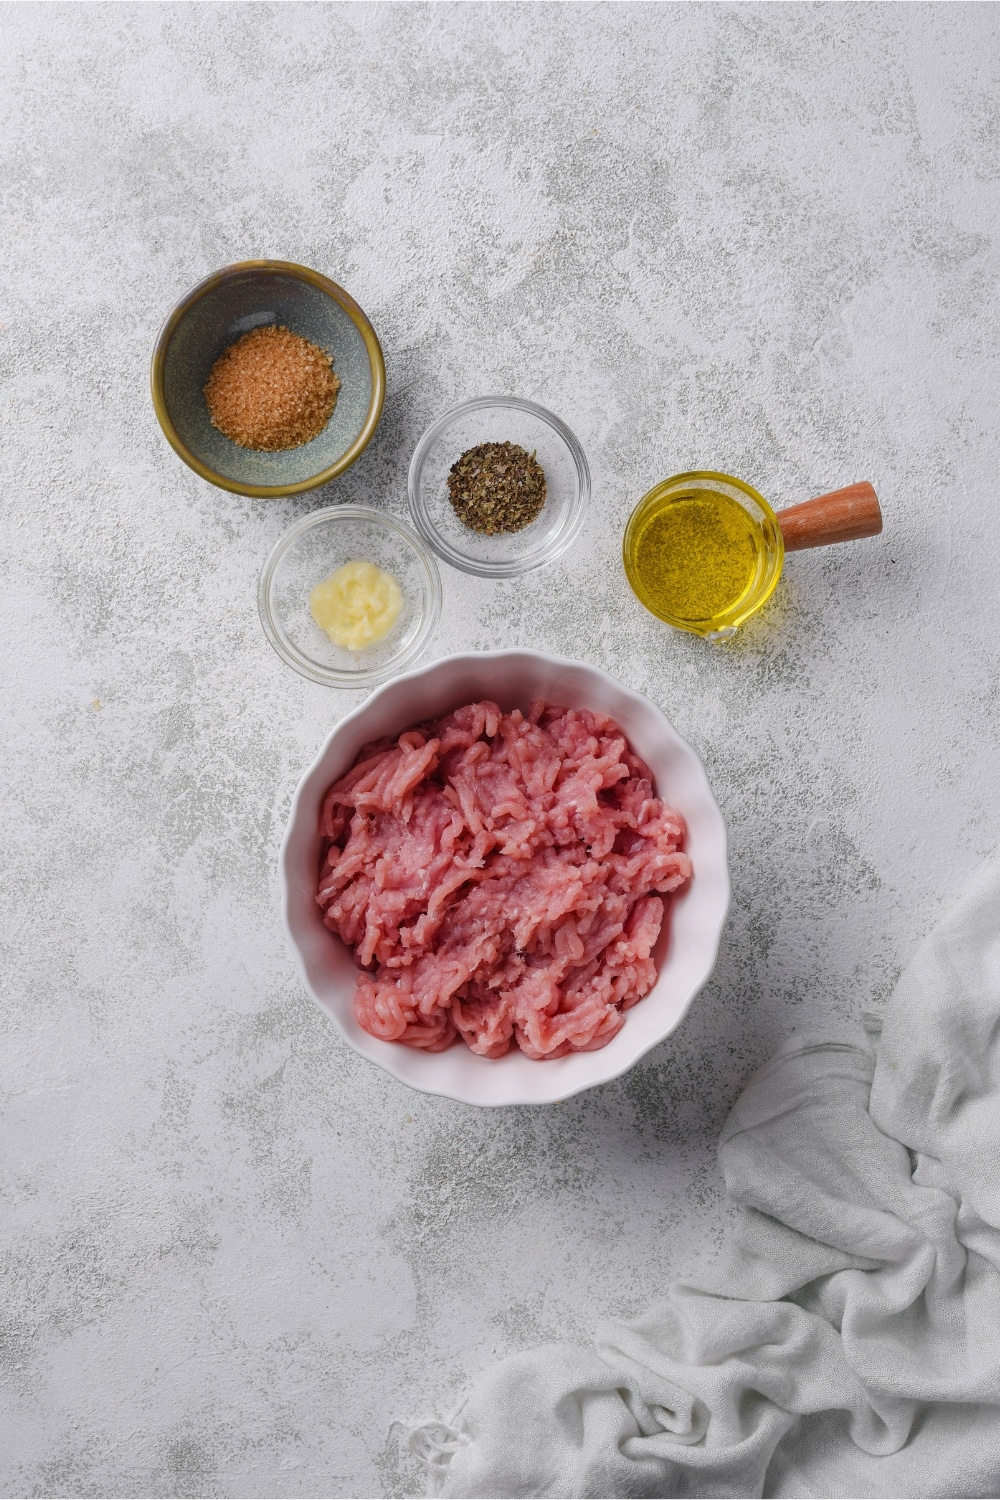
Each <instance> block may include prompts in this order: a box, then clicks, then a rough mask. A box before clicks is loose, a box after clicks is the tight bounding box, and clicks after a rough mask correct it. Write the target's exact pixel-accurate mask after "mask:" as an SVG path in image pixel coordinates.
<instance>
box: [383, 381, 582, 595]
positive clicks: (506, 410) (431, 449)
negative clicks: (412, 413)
mask: <svg viewBox="0 0 1000 1500" xmlns="http://www.w3.org/2000/svg"><path fill="white" fill-rule="evenodd" d="M505 442H506V443H519V444H520V445H521V447H522V448H524V449H525V450H526V451H527V452H528V453H534V454H535V456H536V458H537V459H538V462H539V463H540V464H541V466H542V468H543V469H544V471H545V485H546V494H545V504H544V506H543V507H542V510H541V512H540V514H539V515H538V516H537V517H536V518H535V520H534V521H532V523H531V525H530V526H525V528H524V530H523V531H514V532H508V533H503V534H502V535H500V536H481V535H480V534H479V533H478V532H475V531H471V530H470V529H469V528H468V527H467V526H465V525H464V524H463V523H462V522H461V521H460V520H459V519H458V517H457V516H456V514H455V512H454V510H453V509H452V506H451V499H450V497H449V494H448V471H449V470H450V468H451V466H452V464H454V463H455V462H456V461H457V460H458V459H459V458H461V456H462V454H463V453H464V452H465V451H466V449H468V448H474V447H476V446H477V445H478V444H479V443H505ZM407 489H408V494H409V501H410V515H411V517H412V519H413V524H414V526H415V527H416V528H417V530H418V531H419V533H420V535H421V536H422V537H423V538H424V540H425V541H426V542H427V543H428V545H429V546H431V547H433V548H434V551H435V552H436V553H437V554H438V556H439V557H442V558H444V560H445V562H447V563H451V565H452V567H453V568H461V569H462V571H463V572H464V573H475V574H477V575H478V576H479V577H480V578H513V577H515V576H516V575H517V574H519V573H529V572H530V571H531V570H532V568H540V567H541V566H542V564H543V563H548V562H552V561H553V560H554V559H555V558H557V557H560V556H561V555H562V554H563V553H564V552H565V551H566V549H567V548H568V547H569V546H570V544H571V543H572V542H573V540H574V538H575V537H576V534H577V532H578V531H579V530H580V527H581V525H582V524H583V517H584V512H585V510H586V507H587V501H588V500H589V499H590V470H589V468H588V467H587V459H586V457H585V455H584V451H583V449H582V448H581V447H580V444H579V443H578V442H577V440H576V438H575V437H574V436H573V434H572V433H571V432H570V430H569V428H568V427H567V426H566V424H565V423H564V422H560V420H559V418H558V417H556V416H553V414H552V412H550V411H546V410H545V408H544V407H543V406H536V405H535V403H534V402H533V401H522V400H521V399H520V398H519V397H517V396H480V397H479V398H478V399H477V400H475V401H466V402H465V403H464V404H463V405H462V406H456V407H455V409H454V410H453V411H450V412H448V413H447V415H446V416H443V417H441V418H439V420H438V421H437V422H435V423H434V425H433V426H432V427H429V428H428V430H427V431H426V432H425V433H424V435H423V437H422V438H421V439H420V442H419V443H418V444H417V447H416V451H415V452H414V454H413V458H412V460H411V463H410V474H409V480H408V483H407Z"/></svg>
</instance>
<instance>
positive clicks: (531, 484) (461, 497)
mask: <svg viewBox="0 0 1000 1500" xmlns="http://www.w3.org/2000/svg"><path fill="white" fill-rule="evenodd" d="M448 491H449V494H450V496H451V504H452V509H453V510H454V512H455V514H456V516H457V517H458V519H459V520H460V521H461V522H462V523H463V525H465V526H468V528H469V530H470V531H478V532H480V533H481V534H482V535H483V536H496V535H498V533H500V532H509V531H523V529H524V527H525V526H530V525H531V522H532V521H533V520H534V519H535V517H536V516H537V515H538V513H539V511H540V510H541V508H542V506H543V505H544V504H545V470H544V469H543V468H542V466H541V464H540V463H539V462H538V460H537V458H536V457H535V455H534V453H527V452H526V451H525V450H524V449H523V448H522V447H520V445H519V444H517V443H479V444H478V445H477V446H476V447H475V448H469V449H467V450H466V452H465V453H463V454H462V456H461V458H460V459H459V460H458V462H457V463H454V464H452V466H451V472H450V473H449V475H448Z"/></svg>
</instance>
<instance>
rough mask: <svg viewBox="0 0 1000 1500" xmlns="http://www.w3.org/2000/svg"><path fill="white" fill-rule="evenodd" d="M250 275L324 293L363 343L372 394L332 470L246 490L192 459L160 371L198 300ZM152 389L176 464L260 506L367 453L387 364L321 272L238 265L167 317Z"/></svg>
mask: <svg viewBox="0 0 1000 1500" xmlns="http://www.w3.org/2000/svg"><path fill="white" fill-rule="evenodd" d="M248 271H257V272H261V273H263V274H264V275H267V276H291V277H293V278H294V279H295V280H297V281H304V282H306V283H308V285H309V286H314V287H317V288H318V289H319V290H320V291H322V292H326V294H327V296H328V297H331V298H332V299H333V301H334V302H337V303H339V304H340V306H341V307H342V308H343V309H344V311H345V312H346V313H347V315H348V317H349V318H350V319H351V322H352V323H353V324H354V325H355V327H356V328H357V330H358V332H359V333H360V334H361V337H362V338H363V339H364V342H365V349H366V350H367V353H368V364H369V367H370V369H371V376H372V393H371V399H370V401H369V402H368V411H367V412H366V414H365V420H364V422H363V423H362V425H361V430H360V432H359V433H358V435H357V437H356V438H355V439H354V442H353V443H352V444H351V446H350V447H349V448H348V449H346V451H345V452H344V453H342V454H341V455H340V457H339V458H338V459H337V461H336V463H332V464H330V466H329V467H328V468H326V469H323V470H321V472H320V473H319V474H314V475H312V477H311V478H308V479H299V480H296V482H295V483H294V484H245V483H241V482H239V481H237V480H234V479H229V478H228V477H227V476H226V475H225V474H219V473H217V472H216V470H215V469H211V468H209V466H208V465H207V464H205V463H203V462H202V461H201V459H200V458H198V457H197V455H196V454H194V453H192V451H191V449H190V448H189V447H188V446H187V444H186V443H185V442H184V441H183V439H182V438H181V436H180V434H179V433H178V431H177V429H176V427H175V426H174V423H173V419H172V418H171V416H170V410H169V408H168V406H167V398H166V392H165V389H164V367H165V364H166V358H167V350H168V349H169V347H170V342H171V340H172V338H173V336H174V334H175V333H176V331H177V328H178V326H179V324H180V322H181V319H182V318H183V317H184V316H185V314H186V313H187V312H189V311H190V309H191V308H192V307H193V306H194V305H195V303H196V302H200V301H201V299H202V297H205V296H207V294H208V293H209V292H211V291H213V290H214V289H215V288H216V287H217V286H221V285H223V283H224V282H226V281H232V280H234V279H235V278H236V277H237V276H240V275H245V274H246V273H247V272H248ZM149 380H150V389H151V392H152V397H153V410H154V411H155V412H156V419H157V421H158V422H159V424H160V427H161V428H162V429H163V434H164V436H165V438H166V439H167V442H168V443H169V444H170V446H171V447H172V448H173V450H174V452H175V453H176V454H177V455H178V457H179V458H182V459H183V460H184V462H185V463H186V464H187V466H188V468H189V469H193V470H194V472H195V473H196V474H199V475H200V476H201V478H202V479H207V480H208V482H209V483H210V484H214V485H215V486H216V487H217V488H218V489H220V490H228V491H229V492H230V493H231V494H234V495H250V496H252V497H253V498H255V499H259V500H273V499H277V498H279V497H280V496H282V495H301V494H302V493H304V492H305V491H306V490H315V489H318V488H319V486H320V485H322V484H328V483H329V481H330V480H331V479H336V477H337V475H338V474H343V473H344V471H345V469H349V468H350V467H351V464H353V463H354V462H355V460H356V459H357V458H359V457H360V456H361V454H362V453H363V452H364V450H365V448H367V446H368V444H369V443H370V442H371V439H372V437H373V435H374V433H375V429H376V427H377V426H378V424H379V420H380V418H381V416H382V407H383V405H384V404H385V359H384V357H383V354H382V346H381V344H380V343H379V341H378V335H377V334H376V332H375V329H374V328H373V327H372V324H371V322H370V320H369V319H368V317H367V316H366V315H365V313H364V312H363V311H362V310H361V308H360V307H359V306H358V304H357V303H356V302H355V300H354V298H353V297H352V296H351V295H350V293H349V292H345V291H344V288H343V287H342V286H338V284H337V283H336V282H335V281H331V280H330V278H329V277H328V276H324V275H323V274H322V272H320V271H313V270H312V269H311V268H310V267H309V266H300V265H298V264H297V263H296V262H295V261H292V260H240V261H236V262H235V263H234V264H233V265H230V266H223V267H222V269H221V270H218V271H213V272H212V274H211V275H210V276H206V277H205V278H204V280H203V281H199V282H198V284H197V286H193V287H192V288H191V290H190V291H189V292H186V293H185V295H184V296H183V297H182V298H181V300H180V301H179V302H178V303H177V305H176V307H174V308H173V310H172V311H171V312H170V313H169V314H168V316H167V318H166V321H165V322H164V324H163V327H162V328H161V329H160V332H159V335H158V336H157V340H156V344H155V345H154V347H153V357H152V361H151V363H150V372H149Z"/></svg>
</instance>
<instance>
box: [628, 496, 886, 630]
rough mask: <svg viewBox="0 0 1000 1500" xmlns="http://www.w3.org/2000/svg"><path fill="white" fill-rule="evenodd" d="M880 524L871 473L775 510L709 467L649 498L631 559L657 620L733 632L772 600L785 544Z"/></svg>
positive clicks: (631, 533)
mask: <svg viewBox="0 0 1000 1500" xmlns="http://www.w3.org/2000/svg"><path fill="white" fill-rule="evenodd" d="M881 530H882V513H881V510H880V509H879V503H878V497H877V495H876V494H875V491H874V489H873V488H872V486H871V485H870V484H869V483H868V482H867V481H862V482H861V483H859V484H852V485H848V486H847V487H846V488H845V489H841V490H833V491H832V492H831V493H830V494H828V495H819V496H818V497H817V498H816V499H815V500H805V501H803V502H802V503H801V504H799V505H793V506H791V507H790V508H789V509H788V510H783V511H780V512H778V513H777V514H776V513H775V512H774V511H773V510H772V509H771V507H770V505H768V503H767V501H766V500H765V499H764V497H763V495H758V493H757V491H756V490H755V489H753V488H752V487H751V486H750V485H749V484H745V483H744V482H743V480H742V479H734V478H733V476H732V475H731V474H716V473H714V472H712V471H711V470H704V471H698V472H695V473H691V474H675V475H674V477H673V478H672V479H664V480H663V482H662V483H661V484H658V485H656V486H655V487H654V488H653V489H651V490H650V491H649V494H648V495H644V496H643V497H642V499H641V500H640V501H639V504H638V505H637V506H636V508H635V510H634V511H633V512H632V514H631V516H630V517H629V522H628V525H627V526H626V528H625V538H624V541H623V543H622V559H623V561H624V564H625V575H626V577H627V578H628V581H629V584H630V586H631V588H632V591H633V593H634V594H635V596H636V598H637V599H638V600H639V601H640V603H642V604H644V605H645V606H646V608H647V609H648V610H649V611H650V613H651V614H654V615H656V617H657V619H659V620H664V621H666V623H667V624H668V625H675V626H676V627H677V629H678V630H689V631H691V632H692V633H693V634H694V635H701V636H704V637H705V639H706V640H709V641H726V640H728V639H729V638H730V636H732V635H734V634H735V632H736V630H737V628H738V627H739V626H740V625H742V624H743V622H744V620H748V619H749V618H750V616H751V615H753V614H756V613H757V611H758V610H759V609H760V608H761V607H762V606H763V605H764V604H766V602H767V600H768V599H770V597H771V595H772V594H773V593H774V590H775V589H776V588H777V586H778V579H779V578H780V577H781V570H782V567H783V565H784V560H785V553H786V552H795V551H800V550H802V549H804V548H806V547H824V546H828V545H829V544H830V543H832V542H847V541H853V540H856V539H857V538H859V537H864V536H876V535H877V534H878V533H879V532H880V531H881Z"/></svg>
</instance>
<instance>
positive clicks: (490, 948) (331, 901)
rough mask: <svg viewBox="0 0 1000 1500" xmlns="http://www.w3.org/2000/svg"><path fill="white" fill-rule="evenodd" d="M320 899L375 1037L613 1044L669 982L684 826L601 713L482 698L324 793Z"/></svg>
mask: <svg viewBox="0 0 1000 1500" xmlns="http://www.w3.org/2000/svg"><path fill="white" fill-rule="evenodd" d="M320 833H321V835H322V838H323V848H322V855H321V859H320V875H319V889H318V893H317V900H318V901H319V904H320V906H321V907H322V908H323V920H324V922H325V923H326V925H327V926H328V927H329V928H331V929H332V931H334V932H335V933H337V934H338V936H339V937H341V938H342V939H343V941H344V942H345V943H347V944H348V945H349V946H350V947H351V948H352V950H353V952H354V956H355V959H356V960H357V962H358V963H359V964H360V965H361V972H360V973H359V975H358V989H357V994H356V996H355V1000H354V1013H355V1015H356V1016H357V1019H358V1021H359V1023H360V1024H361V1025H362V1026H363V1027H364V1028H365V1030H366V1031H369V1032H371V1033H372V1035H373V1036H377V1037H381V1038H383V1040H385V1041H391V1042H402V1043H403V1044H404V1045H406V1046H409V1047H422V1048H424V1049H426V1050H427V1051H429V1052H441V1051H443V1050H444V1048H445V1047H448V1046H450V1045H451V1043H452V1042H453V1041H454V1040H455V1039H456V1037H461V1038H462V1040H463V1041H464V1042H466V1043H467V1044H468V1046H469V1047H471V1048H472V1050H473V1052H478V1053H481V1054H482V1055H483V1056H485V1057H502V1056H503V1055H504V1053H505V1052H507V1051H508V1050H509V1049H510V1047H511V1046H517V1047H520V1049H521V1050H522V1052H525V1053H527V1055H528V1056H529V1057H533V1058H553V1057H563V1056H564V1055H565V1054H566V1053H568V1052H577V1051H593V1050H595V1049H596V1048H598V1047H603V1046H604V1045H605V1044H606V1043H607V1042H609V1041H610V1040H611V1038H612V1037H613V1036H614V1035H615V1033H616V1032H617V1031H618V1030H619V1029H620V1027H621V1025H622V1023H623V1020H624V1012H625V1011H626V1010H628V1008H629V1006H631V1005H635V1003H636V1002H637V1001H638V1000H641V999H642V997H643V996H644V995H645V994H647V993H648V992H649V990H650V988H651V986H652V984H653V982H654V980H655V979H656V968H655V965H654V963H653V959H652V957H651V953H652V949H653V945H654V943H655V942H656V940H657V937H658V936H659V933H660V927H661V924H662V921H663V914H664V902H663V899H662V898H663V897H664V896H665V895H667V894H668V893H669V892H671V891H675V890H677V889H678V887H680V886H682V885H683V884H684V882H685V881H686V880H688V879H689V878H690V875H691V863H690V861H689V859H688V857H687V855H686V854H685V853H684V852H683V849H682V847H681V846H682V844H683V842H684V823H683V820H682V819H681V817H680V816H679V814H678V813H676V812H675V811H674V810H673V809H672V808H670V807H668V806H667V805H666V803H664V802H662V801H661V800H660V799H659V798H658V797H657V796H655V795H654V792H653V786H652V778H651V776H650V772H649V769H648V767H647V766H646V765H644V763H643V762H642V761H641V760H640V759H639V757H638V756H637V755H636V754H635V753H634V751H633V750H632V749H631V748H630V747H629V744H628V741H627V740H626V738H625V735H624V733H623V732H622V730H621V729H620V728H619V727H618V725H617V724H616V723H615V722H614V720H613V719H609V718H608V717H607V716H606V715H604V714H597V713H591V712H589V711H588V710H586V709H564V708H554V707H552V706H551V705H548V704H545V703H534V704H532V706H531V708H530V710H529V711H528V713H527V715H525V714H522V713H521V712H520V710H518V709H514V711H513V712H512V713H509V714H505V713H501V711H500V709H499V708H498V706H497V705H496V704H495V703H490V702H484V703H470V704H467V705H466V706H465V707H463V708H459V709H456V710H455V712H454V713H450V714H446V715H445V716H444V717H443V718H441V719H434V720H431V721H430V722H429V723H426V724H421V725H418V726H417V727H416V728H414V729H408V730H407V731H406V732H405V733H404V734H401V735H400V736H399V738H398V739H397V740H389V739H385V740H378V741H376V742H375V743H374V744H371V745H366V746H365V748H364V749H363V750H362V751H361V753H360V755H359V756H358V758H357V761H356V762H355V764H354V766H353V767H352V769H351V770H350V771H348V773H347V775H346V776H344V777H342V778H341V779H340V780H339V781H338V782H336V783H335V784H334V785H333V786H332V787H331V788H330V789H329V791H328V792H327V794H326V797H325V798H324V801H323V809H322V813H321V815H320Z"/></svg>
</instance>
